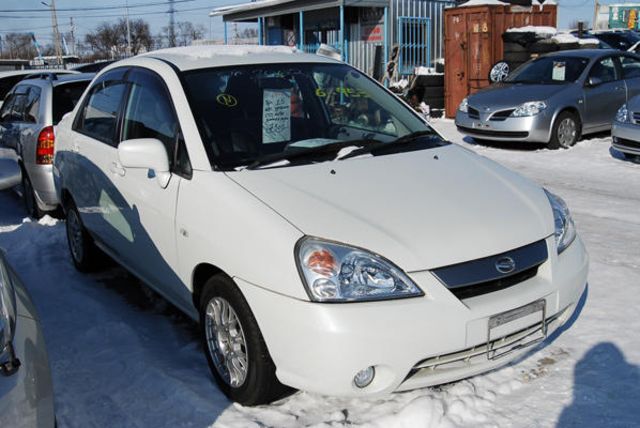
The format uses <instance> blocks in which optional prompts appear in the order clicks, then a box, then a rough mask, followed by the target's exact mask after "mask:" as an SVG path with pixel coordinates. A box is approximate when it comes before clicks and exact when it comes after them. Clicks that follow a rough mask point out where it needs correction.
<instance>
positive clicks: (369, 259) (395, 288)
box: [296, 238, 424, 302]
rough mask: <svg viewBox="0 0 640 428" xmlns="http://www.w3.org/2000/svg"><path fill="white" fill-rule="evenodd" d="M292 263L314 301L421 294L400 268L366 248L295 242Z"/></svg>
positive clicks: (346, 300) (306, 241) (311, 241)
mask: <svg viewBox="0 0 640 428" xmlns="http://www.w3.org/2000/svg"><path fill="white" fill-rule="evenodd" d="M296 263H297V265H298V270H299V271H300V276H301V277H302V280H303V282H304V285H305V287H306V288H307V291H308V294H309V297H310V298H311V300H313V301H315V302H357V301H368V300H386V299H399V298H404V297H415V296H423V295H424V293H423V292H422V290H420V288H418V286H417V285H415V284H414V283H413V281H412V280H411V279H410V278H409V277H408V276H407V275H406V274H405V273H404V272H402V270H401V269H399V268H398V267H396V266H394V265H393V263H391V262H390V261H388V260H386V259H384V258H383V257H381V256H379V255H377V254H373V253H371V252H369V251H366V250H363V249H360V248H355V247H350V246H348V245H344V244H338V243H334V242H327V241H324V240H321V239H317V238H303V239H302V240H300V241H299V242H298V245H296Z"/></svg>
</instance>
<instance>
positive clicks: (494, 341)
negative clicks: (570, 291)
mask: <svg viewBox="0 0 640 428" xmlns="http://www.w3.org/2000/svg"><path fill="white" fill-rule="evenodd" d="M546 309H547V302H546V300H544V299H540V300H536V301H535V302H533V303H530V304H528V305H524V306H521V307H519V308H516V309H512V310H510V311H507V312H502V313H500V314H497V315H494V316H492V317H491V318H489V322H488V324H487V358H488V359H489V360H496V359H498V358H500V357H504V356H505V355H508V354H510V353H512V352H514V351H517V350H519V349H522V348H526V347H529V346H532V345H535V344H536V343H539V342H542V341H543V340H544V339H545V338H546V337H547V322H546V319H547V316H546V312H547V310H546ZM524 318H529V319H530V320H531V322H530V323H528V326H527V327H525V328H523V329H521V330H518V331H516V332H513V333H509V334H506V335H505V334H504V333H501V330H502V329H501V327H502V328H504V327H507V326H508V324H510V323H514V322H518V321H521V322H522V321H524Z"/></svg>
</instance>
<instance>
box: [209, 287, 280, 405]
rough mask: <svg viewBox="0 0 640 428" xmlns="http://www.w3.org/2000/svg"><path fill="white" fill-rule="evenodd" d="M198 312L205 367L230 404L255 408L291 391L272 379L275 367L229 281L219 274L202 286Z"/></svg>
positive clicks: (249, 314) (262, 340)
mask: <svg viewBox="0 0 640 428" xmlns="http://www.w3.org/2000/svg"><path fill="white" fill-rule="evenodd" d="M199 310H200V333H201V339H202V344H203V347H204V350H205V353H206V355H207V361H208V363H209V368H210V369H211V373H212V374H213V377H214V378H215V380H216V382H217V383H218V386H219V387H220V390H221V391H222V392H223V393H224V394H225V395H226V396H227V397H228V398H229V399H230V400H232V401H235V402H238V403H240V404H242V405H245V406H256V405H259V404H266V403H270V402H272V401H274V400H277V399H279V398H282V397H283V396H285V395H287V394H288V393H290V392H291V391H292V390H291V389H290V388H288V387H286V386H284V385H282V384H281V383H280V382H279V381H278V379H277V378H276V367H275V364H274V363H273V360H272V359H271V356H270V355H269V350H268V349H267V346H266V344H265V342H264V339H263V337H262V334H261V333H260V328H259V327H258V323H257V322H256V319H255V317H254V316H253V313H252V312H251V308H249V305H248V303H247V301H246V300H245V298H244V296H243V295H242V293H241V292H240V290H239V289H238V287H237V286H236V285H235V284H234V282H233V281H232V280H231V279H230V278H228V277H226V276H224V275H220V274H219V275H215V276H213V277H211V279H209V281H207V283H206V284H205V285H204V288H203V290H202V297H201V299H200V308H199Z"/></svg>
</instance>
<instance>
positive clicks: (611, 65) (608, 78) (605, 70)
mask: <svg viewBox="0 0 640 428" xmlns="http://www.w3.org/2000/svg"><path fill="white" fill-rule="evenodd" d="M589 77H590V78H596V79H599V80H600V81H601V82H602V83H607V82H613V81H614V80H617V79H618V76H617V71H616V65H615V62H614V60H613V58H612V57H608V58H603V59H601V60H600V61H598V62H596V63H595V64H594V65H593V68H591V72H590V73H589Z"/></svg>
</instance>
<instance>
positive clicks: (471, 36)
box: [444, 4, 557, 117]
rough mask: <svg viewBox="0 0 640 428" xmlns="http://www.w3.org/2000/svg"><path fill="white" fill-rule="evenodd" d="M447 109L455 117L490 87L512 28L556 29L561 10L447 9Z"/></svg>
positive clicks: (507, 7) (535, 7) (538, 7)
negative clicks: (493, 69)
mask: <svg viewBox="0 0 640 428" xmlns="http://www.w3.org/2000/svg"><path fill="white" fill-rule="evenodd" d="M444 21H445V26H444V29H445V38H444V44H445V47H444V57H445V109H446V115H447V117H455V114H456V110H457V108H458V105H460V102H461V101H462V100H463V98H465V97H466V96H467V95H469V94H472V93H474V92H477V91H479V90H480V89H482V88H485V87H487V86H489V84H490V82H489V71H490V70H491V67H492V66H493V64H495V63H496V62H498V61H500V60H502V59H503V58H502V57H503V54H504V52H503V42H502V34H503V33H504V32H505V31H507V30H508V29H509V28H515V27H525V26H529V25H534V26H549V27H556V24H557V6H556V5H555V4H551V5H544V6H543V5H538V4H535V5H532V6H529V7H526V6H515V5H493V4H492V5H479V6H467V7H465V6H462V7H455V8H449V9H445V13H444Z"/></svg>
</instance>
